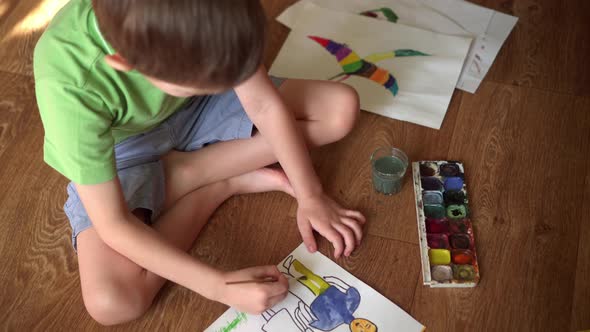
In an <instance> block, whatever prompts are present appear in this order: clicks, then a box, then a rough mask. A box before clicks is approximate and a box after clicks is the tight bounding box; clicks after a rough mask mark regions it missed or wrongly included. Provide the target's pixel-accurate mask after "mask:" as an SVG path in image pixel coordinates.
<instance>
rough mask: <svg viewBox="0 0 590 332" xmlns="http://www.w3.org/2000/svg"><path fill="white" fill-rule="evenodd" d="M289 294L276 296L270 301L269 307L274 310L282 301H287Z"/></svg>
mask: <svg viewBox="0 0 590 332" xmlns="http://www.w3.org/2000/svg"><path fill="white" fill-rule="evenodd" d="M287 295H288V294H287V293H285V294H280V295H276V296H273V297H271V298H269V299H268V307H269V308H272V307H274V306H275V305H277V304H279V303H280V302H281V301H283V300H284V299H285V297H287Z"/></svg>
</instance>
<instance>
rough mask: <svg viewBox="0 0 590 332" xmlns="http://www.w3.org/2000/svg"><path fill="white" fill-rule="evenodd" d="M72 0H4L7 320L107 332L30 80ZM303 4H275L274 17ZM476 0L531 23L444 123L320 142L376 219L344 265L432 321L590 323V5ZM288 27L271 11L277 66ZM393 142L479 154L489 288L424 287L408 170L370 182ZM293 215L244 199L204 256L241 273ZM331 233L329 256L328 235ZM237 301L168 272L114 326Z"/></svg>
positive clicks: (347, 195)
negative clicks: (218, 299) (402, 176)
mask: <svg viewBox="0 0 590 332" xmlns="http://www.w3.org/2000/svg"><path fill="white" fill-rule="evenodd" d="M64 2H65V0H20V1H16V0H1V1H0V188H2V190H0V252H2V255H0V281H1V282H0V330H7V331H29V330H42V331H70V330H84V331H102V330H105V329H104V328H102V327H100V326H99V325H98V324H97V323H95V322H94V321H93V320H92V319H91V318H90V316H89V315H88V314H87V313H86V311H85V309H84V306H83V303H82V297H81V294H80V283H79V277H78V266H77V260H76V256H75V254H74V253H73V251H72V248H71V243H70V234H71V231H70V229H69V225H68V221H67V219H66V217H65V215H64V214H63V211H62V205H63V202H64V200H65V196H66V194H65V185H66V182H67V181H66V180H65V179H64V178H62V177H61V176H60V175H58V174H57V173H56V172H55V171H53V170H51V169H50V168H49V167H48V166H46V165H45V164H44V163H43V162H42V141H43V128H42V125H41V120H40V118H39V115H38V112H37V108H36V106H35V97H34V86H33V79H32V77H31V74H32V70H31V69H32V66H31V55H32V51H33V47H34V43H35V42H36V40H37V38H38V37H39V36H40V33H41V29H42V27H43V26H44V24H45V21H46V20H47V19H48V18H50V17H51V16H52V15H53V13H55V11H56V10H57V8H59V7H60V6H61V4H63V3H64ZM294 2H295V0H275V1H270V0H264V1H263V4H264V6H265V9H266V10H267V12H268V13H269V16H271V17H274V16H276V15H277V14H278V13H280V11H282V10H283V9H284V8H286V7H287V6H288V5H290V4H292V3H294ZM476 2H477V3H479V4H483V5H485V6H488V7H491V8H494V9H497V10H500V11H502V12H506V13H510V14H514V15H517V16H519V17H520V18H521V20H520V22H519V24H518V26H517V28H516V30H515V31H514V33H513V35H511V37H510V38H509V40H508V42H507V44H506V45H505V47H504V48H503V49H502V51H501V53H500V55H499V57H498V60H497V62H496V64H494V66H493V67H492V70H491V72H490V74H489V77H488V79H487V80H486V81H487V83H485V84H483V85H482V87H481V89H480V91H478V93H477V94H475V95H471V94H467V93H463V92H459V91H458V92H456V93H455V95H454V96H453V100H452V102H451V105H450V108H449V112H448V114H447V117H446V119H445V122H444V124H443V127H442V128H441V130H440V131H436V130H431V129H427V128H423V127H419V126H416V125H412V124H407V123H401V122H399V121H394V120H390V119H386V118H382V117H379V116H376V115H373V114H369V113H363V114H362V116H361V119H360V122H359V124H358V127H357V128H356V129H355V131H354V132H353V133H352V134H351V135H350V136H349V137H347V138H345V139H344V140H343V141H341V142H339V143H336V144H333V145H330V146H327V147H324V148H322V149H319V150H317V151H314V153H313V160H314V164H315V165H316V168H317V170H318V173H319V175H320V177H321V178H322V180H323V182H324V184H325V189H326V191H327V192H329V193H330V194H331V195H333V196H334V197H335V199H336V200H338V201H340V202H342V203H345V204H346V205H348V206H350V207H353V208H358V209H360V210H361V211H363V212H364V213H365V214H366V215H367V216H368V217H369V224H368V225H367V226H366V229H365V231H366V233H367V238H366V240H365V241H364V243H363V245H362V247H361V249H360V250H359V251H357V252H355V254H354V255H353V256H352V257H351V258H349V259H342V260H338V261H337V263H338V264H340V265H342V266H343V267H345V268H346V269H348V270H349V271H350V272H351V273H353V274H354V275H356V276H357V277H359V278H360V279H361V280H363V281H365V282H366V283H367V284H369V285H371V286H372V287H374V288H375V289H376V290H378V291H379V292H381V293H382V294H383V295H385V296H386V297H388V298H390V299H391V300H393V301H394V302H395V303H397V304H398V305H399V306H401V307H402V308H403V309H405V310H406V311H408V312H410V313H411V314H412V315H413V316H415V317H416V318H417V319H418V320H419V321H421V322H422V323H424V324H425V325H426V326H427V327H428V330H429V331H514V330H518V331H540V330H543V331H568V330H570V331H576V330H582V329H588V328H590V315H589V313H590V280H589V278H588V275H589V273H590V245H589V243H590V223H589V219H588V217H587V216H588V215H590V204H588V203H587V202H588V201H589V200H590V158H589V155H590V99H589V98H586V97H584V96H588V95H590V90H589V89H590V88H589V87H590V68H589V66H590V64H589V62H588V61H587V59H588V58H589V55H590V43H589V39H588V38H590V37H589V35H588V31H590V26H589V24H590V19H589V18H588V17H587V15H588V12H590V8H589V7H588V6H589V4H590V2H585V1H582V0H571V1H565V2H563V1H552V0H519V1H512V0H507V1H500V0H477V1H476ZM31 17H33V18H35V19H31ZM17 31H18V33H16V32H17ZM288 32H289V31H288V29H287V28H285V27H283V26H281V25H280V24H279V23H277V22H275V21H272V20H271V21H270V34H269V44H268V48H267V52H266V54H265V64H266V65H267V66H270V64H271V63H272V60H273V59H274V57H275V56H276V54H277V53H278V51H279V49H280V47H281V45H282V43H283V41H284V39H285V38H286V36H287V34H288ZM23 74H24V75H23ZM383 145H393V146H396V147H399V148H401V149H403V150H404V151H405V152H406V153H407V154H408V156H409V157H410V159H412V160H419V159H445V158H449V159H459V160H463V161H464V162H465V164H466V167H467V180H468V181H469V182H468V185H469V190H470V193H471V197H472V200H471V201H472V208H473V219H474V220H475V231H476V236H477V245H478V252H479V258H480V266H481V272H482V282H481V284H480V285H479V286H478V287H477V288H475V289H471V290H432V289H428V288H424V287H423V286H422V284H421V278H422V276H421V272H420V264H419V250H418V246H417V231H416V226H415V223H416V222H415V212H414V207H413V192H412V188H411V186H410V185H409V182H407V183H406V185H405V187H404V188H403V191H402V193H401V194H399V195H397V196H394V197H384V196H380V195H377V194H376V193H374V192H373V189H372V186H371V180H370V167H369V157H370V154H371V152H372V151H373V150H374V149H375V148H377V147H379V146H383ZM547 192H549V193H550V195H547ZM295 216H296V204H295V202H294V201H293V200H292V199H290V198H289V197H287V196H285V195H283V194H260V195H248V196H241V197H236V198H233V199H231V200H229V201H228V202H226V204H224V205H223V206H222V207H221V208H220V209H219V210H218V211H217V213H216V214H215V215H214V217H213V218H212V220H211V221H210V223H209V225H208V226H207V227H206V228H205V230H204V232H203V233H202V235H201V236H200V238H199V239H198V241H197V244H196V245H195V247H194V248H193V250H192V251H191V253H192V255H193V256H195V257H197V258H199V259H202V260H203V261H205V262H207V263H209V264H212V265H215V266H217V267H219V268H222V269H228V270H229V269H238V268H243V267H247V266H252V265H260V264H276V263H277V262H279V261H280V260H281V259H282V258H283V257H285V256H286V255H287V254H288V253H289V252H290V251H291V250H293V249H294V248H295V247H296V246H297V245H299V243H300V241H301V240H300V237H299V234H298V232H297V228H296V223H295ZM319 245H320V251H321V252H323V253H324V254H326V255H328V256H329V257H331V249H330V245H329V244H328V243H327V242H326V241H325V240H319ZM225 310H226V307H225V306H224V305H222V304H219V303H214V302H211V301H208V300H206V299H204V298H202V297H201V296H199V295H197V294H194V293H192V292H190V291H189V290H187V289H184V288H181V287H178V286H176V285H171V284H169V285H167V286H165V288H164V289H163V291H162V292H161V293H160V294H159V296H158V297H157V298H156V300H155V303H154V305H153V306H152V308H151V309H150V310H149V312H148V313H146V315H144V316H143V317H142V318H140V319H139V320H137V321H135V322H132V323H129V324H125V325H122V326H119V327H115V328H111V329H109V330H115V331H153V330H158V331H160V330H164V331H201V330H203V329H204V328H205V327H206V326H207V325H208V324H210V323H211V322H213V321H214V320H215V319H216V317H218V316H219V315H220V314H221V313H223V312H224V311H225Z"/></svg>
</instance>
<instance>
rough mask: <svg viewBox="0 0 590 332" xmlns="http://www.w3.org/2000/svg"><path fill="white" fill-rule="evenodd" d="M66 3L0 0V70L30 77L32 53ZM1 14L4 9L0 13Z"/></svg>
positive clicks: (60, 0)
mask: <svg viewBox="0 0 590 332" xmlns="http://www.w3.org/2000/svg"><path fill="white" fill-rule="evenodd" d="M67 2H68V0H40V1H39V0H35V1H30V0H27V1H16V0H2V2H1V3H0V4H2V5H4V6H6V10H5V11H6V12H5V13H4V14H1V16H0V18H1V19H0V43H1V44H2V47H0V59H2V61H0V70H2V71H6V72H11V73H17V74H25V75H32V74H33V50H34V48H35V44H36V43H37V40H39V37H41V34H42V33H43V30H44V29H45V27H46V26H47V24H48V23H49V21H50V20H51V18H52V17H53V16H54V15H55V13H57V11H58V10H59V9H60V8H61V7H63V5H65V4H66V3H67ZM3 10H4V9H3Z"/></svg>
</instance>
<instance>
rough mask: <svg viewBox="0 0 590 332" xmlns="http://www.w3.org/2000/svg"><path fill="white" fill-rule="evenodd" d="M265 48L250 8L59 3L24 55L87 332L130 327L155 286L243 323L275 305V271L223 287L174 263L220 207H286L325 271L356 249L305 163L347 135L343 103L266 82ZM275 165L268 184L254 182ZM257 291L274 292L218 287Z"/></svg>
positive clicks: (249, 274) (199, 267) (350, 117)
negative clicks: (60, 180)
mask: <svg viewBox="0 0 590 332" xmlns="http://www.w3.org/2000/svg"><path fill="white" fill-rule="evenodd" d="M265 33H266V23H265V16H264V12H263V9H262V7H261V5H260V3H259V2H258V0H241V1H235V0H175V1H162V0H92V1H91V0H71V1H70V2H69V3H68V4H67V5H66V6H65V7H64V8H63V9H62V10H61V11H60V12H59V13H58V15H57V16H56V17H55V18H54V20H53V22H52V23H51V25H50V26H49V28H48V29H47V31H46V32H45V33H44V35H43V37H42V38H41V39H40V41H39V43H38V45H37V47H36V49H35V64H34V67H35V82H36V93H37V100H38V104H39V109H40V113H41V117H42V120H43V124H44V128H45V142H44V154H45V161H46V162H47V163H48V164H49V165H51V166H52V167H53V168H55V169H56V170H57V171H59V172H60V173H62V174H63V175H64V176H66V177H67V178H68V179H69V180H71V181H72V182H71V183H70V184H69V185H68V194H69V198H68V200H67V202H66V204H65V206H64V209H65V211H66V214H67V215H68V218H69V219H70V223H71V225H72V239H73V244H74V248H75V249H77V253H78V262H79V270H80V281H81V286H82V295H83V299H84V303H85V306H86V308H87V310H88V312H89V313H90V315H91V316H92V317H93V318H94V319H95V320H97V321H98V322H99V323H101V324H104V325H113V324H119V323H123V322H127V321H130V320H133V319H135V318H137V317H139V316H141V315H142V314H143V313H144V312H145V311H146V310H147V308H148V307H149V306H150V305H151V302H152V300H153V298H154V296H155V295H156V294H157V292H158V291H159V289H160V288H161V287H162V285H163V284H164V282H165V280H171V281H173V282H176V283H178V284H180V285H183V286H185V287H187V288H189V289H191V290H193V291H195V292H197V293H199V294H201V295H203V296H205V297H207V298H209V299H212V300H216V301H220V302H223V303H225V304H227V305H230V306H233V307H235V308H237V309H239V310H243V311H246V312H251V313H260V312H262V311H264V310H265V309H267V308H269V307H270V306H272V305H274V304H276V303H277V302H279V301H281V300H282V299H283V298H284V297H285V296H286V294H287V289H288V284H287V281H286V279H285V278H284V277H283V276H282V275H281V274H280V273H279V271H278V270H277V269H276V267H274V266H266V267H255V268H250V269H245V270H240V271H234V272H223V271H219V270H217V269H214V268H213V267H210V266H207V265H206V264H203V263H201V262H199V261H198V260H196V259H195V258H193V257H191V256H190V255H189V254H187V252H186V251H187V250H188V249H189V248H190V247H191V245H192V243H193V242H194V240H195V239H196V238H197V235H198V234H199V231H200V230H201V228H202V227H203V225H204V224H205V223H206V221H207V219H208V218H209V216H210V215H211V214H212V213H213V211H215V209H216V208H217V207H218V206H219V205H220V204H221V203H222V202H223V201H225V200H226V199H227V198H229V197H231V196H232V195H236V194H243V193H251V192H264V191H276V190H279V191H283V192H285V193H287V194H290V195H292V196H293V197H295V198H296V199H297V202H298V204H299V208H298V213H297V223H298V227H299V230H300V232H301V235H302V237H303V240H304V242H305V243H306V245H307V246H308V248H309V250H310V251H315V250H316V249H317V248H316V243H315V240H314V237H313V231H314V230H315V231H317V232H318V233H319V234H321V235H322V236H324V237H326V238H327V239H328V240H329V241H330V242H331V243H332V244H333V246H334V248H335V256H336V257H339V256H340V255H341V254H343V253H344V255H346V256H347V255H350V254H351V252H352V251H353V250H354V249H355V247H356V246H358V244H359V243H360V241H361V237H362V230H361V226H362V224H363V223H364V222H365V219H364V217H363V216H362V215H361V214H360V213H359V212H357V211H351V210H347V209H344V208H342V207H341V206H339V205H338V204H337V203H336V202H334V201H333V200H332V199H330V198H329V197H328V196H326V195H325V194H324V193H323V191H322V187H321V185H320V183H319V181H318V178H317V176H316V174H315V172H314V170H313V168H312V165H311V162H310V159H309V155H308V151H307V149H306V148H307V147H315V146H319V145H323V144H328V143H331V142H334V141H337V140H339V139H341V138H342V137H344V136H345V135H346V134H348V132H349V131H350V130H351V129H352V127H353V125H354V123H355V120H356V117H357V114H358V112H359V104H358V96H357V95H356V93H355V92H354V91H353V90H352V89H350V88H348V87H346V86H344V85H340V84H337V83H329V82H313V81H301V80H290V81H285V82H282V81H281V80H278V79H274V80H273V81H272V82H271V80H270V79H269V78H268V76H267V74H266V72H265V70H264V68H263V67H262V66H261V62H262V60H261V59H262V54H263V49H264V36H265ZM273 83H274V85H276V86H277V87H278V88H276V87H275V86H274V85H273ZM281 83H282V84H281ZM277 161H278V162H280V164H281V166H282V168H283V169H284V172H283V171H282V170H276V169H267V168H264V167H265V166H267V165H270V164H273V163H276V162H277ZM148 225H151V226H152V227H149V226H148ZM268 276H274V277H276V278H278V282H275V283H270V284H245V285H232V286H226V282H228V281H238V280H248V279H253V278H260V277H268ZM228 287H229V288H228Z"/></svg>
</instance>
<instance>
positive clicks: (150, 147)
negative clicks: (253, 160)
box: [64, 77, 284, 250]
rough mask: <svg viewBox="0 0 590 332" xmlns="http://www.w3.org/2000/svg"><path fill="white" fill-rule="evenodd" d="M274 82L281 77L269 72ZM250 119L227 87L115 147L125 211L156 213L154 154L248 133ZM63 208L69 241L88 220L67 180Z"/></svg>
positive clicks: (158, 172) (160, 180)
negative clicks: (69, 228)
mask: <svg viewBox="0 0 590 332" xmlns="http://www.w3.org/2000/svg"><path fill="white" fill-rule="evenodd" d="M271 79H272V81H273V83H274V84H275V86H277V87H278V86H280V85H281V84H282V82H283V81H284V80H283V79H280V78H274V77H271ZM252 130H253V124H252V121H250V119H249V118H248V116H247V115H246V113H245V112H244V108H243V107H242V104H241V103H240V100H239V99H238V97H237V95H236V94H235V92H234V91H233V90H231V91H228V92H225V93H223V94H219V95H208V96H199V97H194V98H192V99H191V100H190V101H189V102H188V103H187V105H186V106H185V107H184V108H183V109H181V110H179V111H178V112H176V113H174V114H173V115H172V116H170V117H169V118H168V119H167V120H166V121H164V122H162V123H161V124H160V125H159V126H158V127H156V128H154V129H152V130H150V131H148V132H145V133H142V134H139V135H136V136H133V137H130V138H128V139H126V140H124V141H122V142H120V143H118V144H117V145H116V146H115V159H116V163H117V175H118V177H119V181H120V182H121V187H122V189H123V194H124V196H125V200H126V202H127V206H128V208H129V210H130V211H133V210H136V209H147V210H149V211H151V216H150V220H148V222H149V223H151V221H153V220H156V219H157V218H158V216H159V215H160V212H161V208H162V205H163V203H164V199H165V182H164V181H165V179H164V168H163V165H162V162H161V161H160V157H161V156H163V155H165V154H166V153H168V152H169V151H171V150H173V149H174V150H178V151H195V150H198V149H200V148H202V147H204V146H206V145H209V144H214V143H217V142H222V141H229V140H235V139H245V138H249V137H251V135H252ZM67 191H68V200H67V201H66V203H65V205H64V211H65V213H66V215H67V216H68V219H69V220H70V225H71V226H72V245H73V246H74V250H76V248H77V244H76V238H77V237H78V234H80V233H81V232H83V231H84V230H86V229H88V228H90V227H92V222H91V221H90V218H89V217H88V214H87V213H86V210H85V209H84V205H83V204H82V201H81V200H80V197H79V196H78V192H77V191H76V187H75V186H74V184H73V183H72V182H70V183H69V184H68V186H67Z"/></svg>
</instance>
